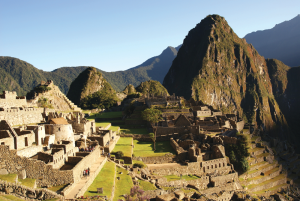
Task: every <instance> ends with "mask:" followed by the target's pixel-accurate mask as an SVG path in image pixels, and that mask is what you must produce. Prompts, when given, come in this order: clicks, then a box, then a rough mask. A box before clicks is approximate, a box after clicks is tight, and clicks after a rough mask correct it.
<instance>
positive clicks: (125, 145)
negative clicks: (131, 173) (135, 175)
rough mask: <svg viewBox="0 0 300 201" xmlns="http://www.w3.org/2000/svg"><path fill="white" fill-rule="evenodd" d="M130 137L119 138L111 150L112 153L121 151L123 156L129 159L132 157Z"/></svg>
mask: <svg viewBox="0 0 300 201" xmlns="http://www.w3.org/2000/svg"><path fill="white" fill-rule="evenodd" d="M131 143H132V137H121V138H120V139H119V141H118V143H117V144H116V146H115V148H114V149H113V151H112V153H115V152H117V151H122V152H123V153H124V156H127V157H131V156H132V146H131Z"/></svg>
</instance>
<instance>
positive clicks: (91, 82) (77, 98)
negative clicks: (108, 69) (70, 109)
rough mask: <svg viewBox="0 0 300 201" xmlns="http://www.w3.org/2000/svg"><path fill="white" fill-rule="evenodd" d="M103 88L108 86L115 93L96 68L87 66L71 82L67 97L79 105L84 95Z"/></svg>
mask: <svg viewBox="0 0 300 201" xmlns="http://www.w3.org/2000/svg"><path fill="white" fill-rule="evenodd" d="M104 88H105V89H106V88H110V90H111V91H112V92H113V93H115V91H114V90H113V89H112V88H111V86H110V85H109V84H108V82H107V81H106V80H105V79H104V78H103V76H102V74H101V73H100V72H99V71H98V70H97V69H96V68H93V67H89V68H87V69H86V70H84V71H83V72H82V73H80V74H79V75H78V77H77V78H76V79H75V80H74V81H73V82H72V84H71V86H70V89H69V92H68V94H67V97H68V98H69V99H70V100H71V101H72V102H74V103H75V104H76V105H80V102H81V101H82V100H83V99H84V98H85V97H87V96H89V95H91V94H94V93H95V92H98V91H101V90H103V89H104Z"/></svg>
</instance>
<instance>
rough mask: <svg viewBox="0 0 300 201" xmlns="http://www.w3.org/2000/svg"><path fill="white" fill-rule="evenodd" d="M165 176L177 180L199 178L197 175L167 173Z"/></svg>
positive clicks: (169, 179) (170, 179)
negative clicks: (180, 175)
mask: <svg viewBox="0 0 300 201" xmlns="http://www.w3.org/2000/svg"><path fill="white" fill-rule="evenodd" d="M164 177H165V178H167V180H168V181H175V180H181V179H185V180H187V181H189V180H194V179H199V177H197V176H195V175H182V177H181V178H180V177H179V176H176V175H166V176H164Z"/></svg>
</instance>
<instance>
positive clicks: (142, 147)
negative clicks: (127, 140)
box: [133, 140, 176, 157]
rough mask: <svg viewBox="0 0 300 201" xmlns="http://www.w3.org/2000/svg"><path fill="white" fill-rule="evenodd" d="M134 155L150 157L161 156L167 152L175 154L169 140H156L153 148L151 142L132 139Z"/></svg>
mask: <svg viewBox="0 0 300 201" xmlns="http://www.w3.org/2000/svg"><path fill="white" fill-rule="evenodd" d="M133 143H134V149H133V154H134V156H141V157H150V156H163V155H165V154H167V153H172V154H176V152H175V151H174V149H173V147H172V146H171V144H170V141H162V142H156V150H155V151H154V150H153V142H142V141H138V140H134V141H133Z"/></svg>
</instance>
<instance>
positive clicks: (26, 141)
mask: <svg viewBox="0 0 300 201" xmlns="http://www.w3.org/2000/svg"><path fill="white" fill-rule="evenodd" d="M25 147H28V138H27V137H25Z"/></svg>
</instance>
